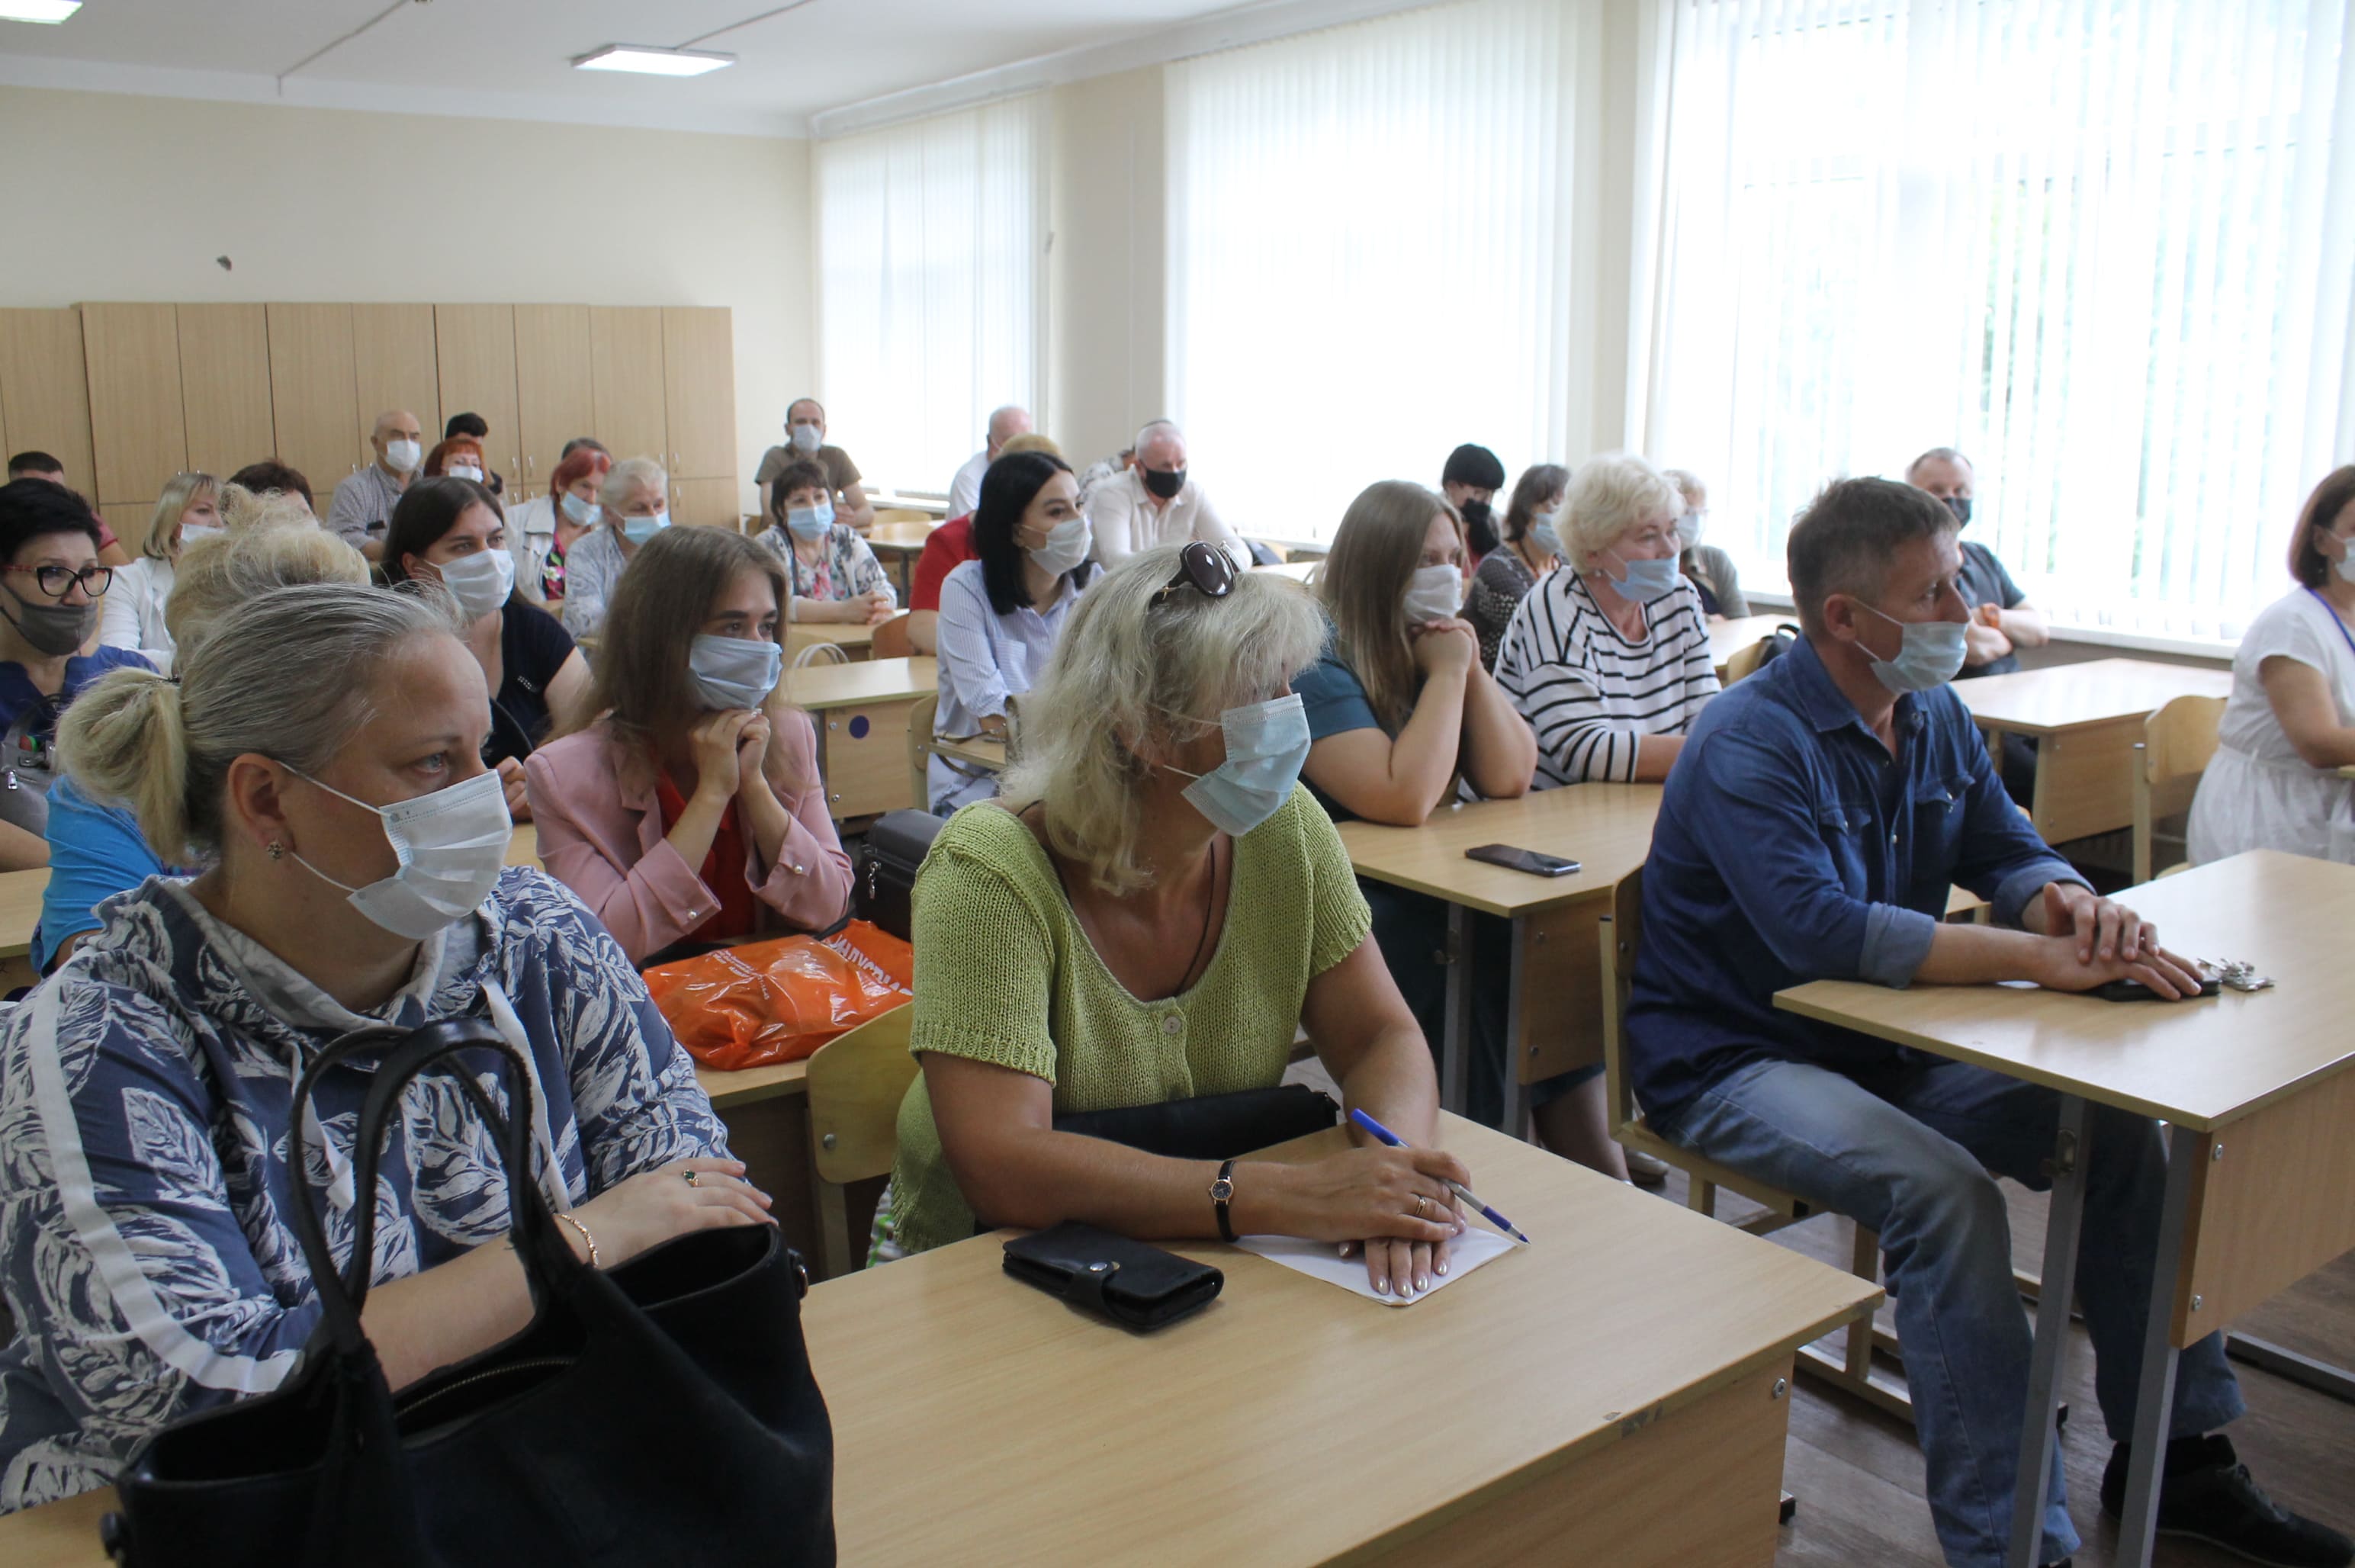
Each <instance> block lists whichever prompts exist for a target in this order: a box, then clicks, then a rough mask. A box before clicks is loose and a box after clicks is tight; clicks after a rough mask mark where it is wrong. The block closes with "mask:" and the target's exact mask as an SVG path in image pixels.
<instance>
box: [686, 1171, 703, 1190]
mask: <svg viewBox="0 0 2355 1568" xmlns="http://www.w3.org/2000/svg"><path fill="white" fill-rule="evenodd" d="M695 1175H696V1173H695V1172H694V1171H691V1170H690V1171H688V1172H687V1185H688V1186H689V1187H700V1186H702V1185H703V1183H701V1182H700V1181H698V1180H697V1179H695Z"/></svg>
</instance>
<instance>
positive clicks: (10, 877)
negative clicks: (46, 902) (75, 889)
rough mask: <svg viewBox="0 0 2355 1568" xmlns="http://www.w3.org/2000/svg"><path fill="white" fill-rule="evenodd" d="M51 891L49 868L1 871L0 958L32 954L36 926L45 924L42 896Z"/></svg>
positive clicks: (21, 956)
mask: <svg viewBox="0 0 2355 1568" xmlns="http://www.w3.org/2000/svg"><path fill="white" fill-rule="evenodd" d="M48 891H49V873H48V868H47V867H43V868H42V869H39V870H37V871H0V958H26V957H29V956H31V955H32V951H33V927H35V926H37V925H38V924H40V923H41V897H42V895H43V894H45V893H47V892H48Z"/></svg>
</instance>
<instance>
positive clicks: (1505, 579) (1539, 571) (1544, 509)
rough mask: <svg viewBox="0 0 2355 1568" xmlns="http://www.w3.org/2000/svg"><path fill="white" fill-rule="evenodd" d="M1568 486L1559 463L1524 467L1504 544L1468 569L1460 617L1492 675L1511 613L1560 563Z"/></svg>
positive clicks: (1567, 475)
mask: <svg viewBox="0 0 2355 1568" xmlns="http://www.w3.org/2000/svg"><path fill="white" fill-rule="evenodd" d="M1569 490H1570V470H1569V469H1567V468H1564V467H1563V466H1562V465H1561V464H1559V463H1536V464H1530V465H1529V467H1527V468H1524V469H1522V470H1521V476H1520V478H1519V479H1518V480H1517V481H1515V482H1514V485H1513V499H1512V503H1511V504H1510V505H1509V506H1508V507H1506V508H1505V540H1504V548H1502V549H1494V550H1490V551H1489V552H1488V553H1487V555H1486V556H1484V557H1482V558H1481V560H1480V570H1479V571H1476V572H1474V573H1473V574H1472V590H1471V592H1469V593H1467V594H1465V599H1464V618H1465V620H1466V621H1469V622H1471V623H1472V630H1473V632H1474V633H1475V634H1476V635H1477V636H1478V637H1479V639H1480V667H1481V668H1483V669H1485V670H1487V671H1488V672H1489V673H1490V674H1491V675H1494V674H1495V673H1496V670H1497V648H1499V647H1500V646H1502V645H1503V644H1504V641H1505V628H1506V627H1507V626H1509V625H1511V624H1513V612H1514V611H1516V610H1518V609H1519V608H1520V607H1521V601H1522V600H1523V599H1525V598H1527V597H1528V596H1529V590H1530V589H1532V588H1534V587H1536V586H1537V582H1538V579H1539V578H1540V577H1543V576H1544V575H1545V574H1546V573H1547V572H1549V571H1552V570H1553V569H1554V568H1555V567H1558V566H1560V565H1561V531H1560V530H1561V500H1562V496H1564V495H1566V494H1568V492H1569Z"/></svg>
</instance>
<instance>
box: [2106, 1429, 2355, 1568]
mask: <svg viewBox="0 0 2355 1568" xmlns="http://www.w3.org/2000/svg"><path fill="white" fill-rule="evenodd" d="M2127 1447H2128V1445H2126V1444H2124V1443H2121V1444H2119V1445H2117V1446H2116V1447H2115V1448H2113V1449H2111V1450H2110V1463H2109V1467H2108V1468H2107V1469H2105V1470H2104V1471H2103V1472H2102V1511H2103V1512H2104V1513H2105V1514H2107V1515H2109V1516H2110V1517H2111V1518H2112V1519H2116V1518H2118V1517H2119V1516H2120V1515H2121V1514H2123V1513H2125V1512H2126V1450H2127ZM2158 1533H2159V1534H2161V1535H2188V1536H2190V1537H2191V1538H2192V1539H2193V1540H2195V1541H2207V1542H2208V1543H2209V1544H2210V1545H2211V1546H2220V1547H2222V1548H2223V1549H2224V1550H2225V1551H2227V1552H2232V1553H2234V1554H2235V1555H2237V1556H2241V1557H2245V1558H2247V1559H2248V1560H2249V1561H2250V1562H2252V1563H2270V1564H2274V1565H2275V1568H2348V1564H2350V1563H2355V1541H2350V1540H2348V1539H2347V1537H2345V1536H2343V1535H2341V1534H2339V1532H2338V1531H2335V1530H2332V1529H2331V1528H2330V1527H2329V1526H2328V1525H2321V1524H2317V1523H2315V1522H2314V1521H2313V1520H2310V1519H2301V1518H2299V1517H2298V1516H2297V1515H2296V1514H2294V1513H2292V1512H2290V1511H2289V1509H2286V1508H2284V1507H2282V1506H2281V1505H2280V1504H2279V1503H2276V1502H2275V1501H2274V1500H2273V1499H2271V1498H2269V1497H2267V1496H2265V1494H2264V1488H2261V1487H2259V1486H2258V1485H2257V1483H2256V1482H2255V1481H2254V1480H2253V1479H2252V1478H2251V1477H2250V1476H2249V1467H2247V1466H2246V1465H2243V1464H2242V1463H2241V1461H2240V1457H2239V1456H2237V1455H2236V1454H2234V1453H2233V1452H2232V1439H2231V1438H2229V1437H2224V1436H2221V1435H2216V1434H2213V1433H2211V1434H2210V1435H2207V1436H2205V1437H2179V1438H2177V1439H2176V1440H2175V1441H2174V1442H2172V1443H2169V1445H2167V1472H2166V1475H2165V1476H2164V1477H2162V1478H2161V1480H2160V1481H2159V1486H2158Z"/></svg>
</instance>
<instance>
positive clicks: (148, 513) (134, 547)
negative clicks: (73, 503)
mask: <svg viewBox="0 0 2355 1568" xmlns="http://www.w3.org/2000/svg"><path fill="white" fill-rule="evenodd" d="M41 450H43V451H44V452H46V451H48V448H47V447H43V448H42V449H41ZM68 477H69V478H70V477H71V475H68ZM214 477H216V478H225V477H227V475H215V476H214ZM98 515H99V516H100V517H104V518H105V519H106V526H107V527H108V528H112V529H113V530H114V537H115V539H116V540H117V541H118V542H120V543H121V544H122V546H123V549H126V550H129V551H130V552H131V555H132V558H133V560H136V559H137V558H138V555H139V547H140V546H141V545H144V544H145V543H146V542H147V528H148V526H149V525H150V524H152V523H154V522H155V502H153V501H117V502H116V503H115V504H114V505H112V507H100V508H99V509H98Z"/></svg>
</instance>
